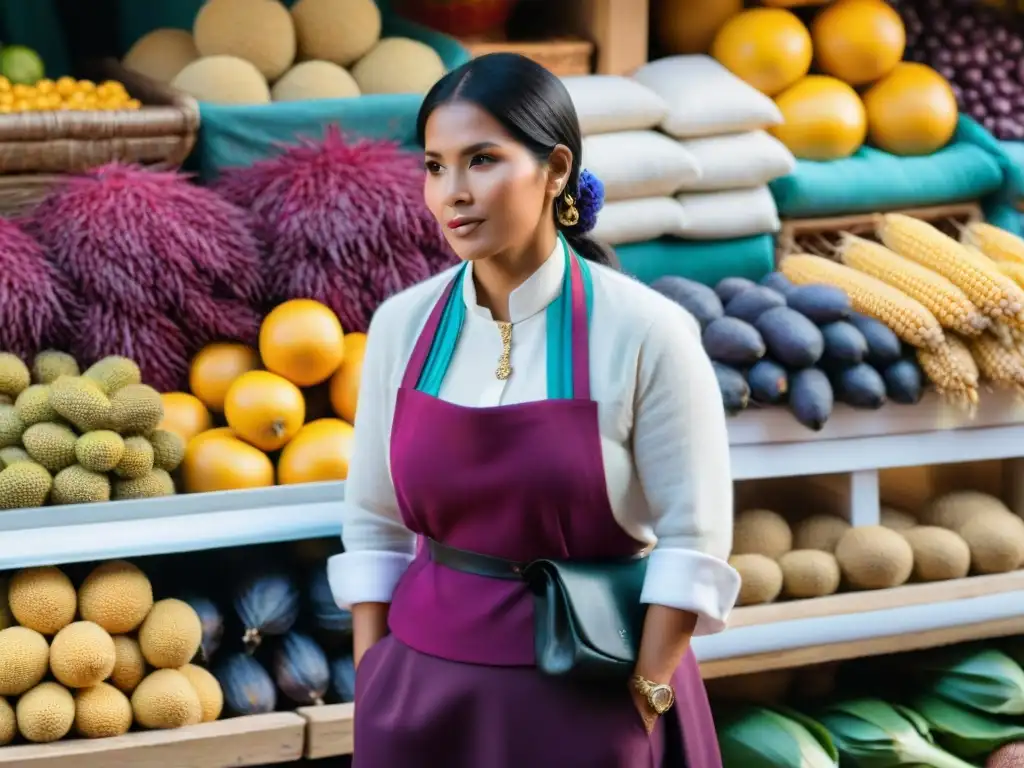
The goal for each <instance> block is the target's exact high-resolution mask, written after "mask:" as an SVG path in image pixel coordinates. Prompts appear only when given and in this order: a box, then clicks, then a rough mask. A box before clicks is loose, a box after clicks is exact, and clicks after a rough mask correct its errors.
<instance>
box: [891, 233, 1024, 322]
mask: <svg viewBox="0 0 1024 768" xmlns="http://www.w3.org/2000/svg"><path fill="white" fill-rule="evenodd" d="M876 232H877V234H878V238H879V240H881V241H882V242H883V243H884V244H885V245H886V247H888V248H891V249H892V250H894V251H896V253H898V254H899V255H900V256H904V257H906V258H908V259H910V260H911V261H916V262H917V263H918V264H920V265H921V266H922V267H927V268H928V269H931V270H934V271H935V272H938V273H939V274H940V275H942V276H943V277H945V278H947V279H948V280H950V281H951V282H952V283H953V284H954V285H956V286H957V287H959V288H960V290H962V291H963V292H964V293H965V294H967V298H969V299H970V300H971V301H972V302H974V305H975V306H976V307H977V308H978V309H980V310H981V311H982V312H984V313H985V314H986V315H988V316H989V317H993V318H1001V317H1007V316H1009V317H1016V316H1017V314H1019V313H1020V312H1021V310H1022V309H1024V288H1021V287H1020V286H1018V285H1017V284H1015V283H1013V282H1012V281H1009V280H1006V279H1005V278H1004V276H1003V274H1002V273H1001V272H1000V271H999V270H998V269H997V268H996V266H995V264H994V263H992V262H991V261H986V260H984V259H978V258H971V253H970V251H969V250H968V248H967V247H966V246H964V245H962V244H960V243H958V242H957V241H956V240H954V239H953V238H952V237H949V236H948V235H945V234H943V233H942V232H940V231H939V230H937V229H936V228H935V227H933V226H932V225H931V224H928V223H927V222H925V221H921V220H920V219H915V218H914V217H913V216H905V215H903V214H901V213H887V214H884V215H882V216H879V217H878V223H877V225H876ZM1001 278H1002V279H1001Z"/></svg>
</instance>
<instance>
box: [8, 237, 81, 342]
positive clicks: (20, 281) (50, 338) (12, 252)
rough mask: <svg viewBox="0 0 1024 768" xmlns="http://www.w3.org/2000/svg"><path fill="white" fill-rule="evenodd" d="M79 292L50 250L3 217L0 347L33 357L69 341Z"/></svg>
mask: <svg viewBox="0 0 1024 768" xmlns="http://www.w3.org/2000/svg"><path fill="white" fill-rule="evenodd" d="M74 312H75V294H74V292H73V291H72V290H71V289H70V286H69V285H68V283H67V281H66V280H65V279H64V277H63V275H61V273H60V272H58V271H57V270H56V269H54V268H53V266H51V265H50V263H49V262H48V261H47V260H46V253H45V252H44V251H43V249H42V247H41V246H40V245H39V243H38V242H36V240H35V239H33V238H32V237H31V236H30V235H28V234H27V233H26V232H24V231H23V230H22V229H21V228H19V227H18V225H16V224H15V223H14V222H11V221H8V220H7V219H0V352H13V353H14V354H16V355H18V356H19V357H21V358H22V359H23V360H25V361H26V362H27V361H30V360H31V359H32V357H33V356H34V355H36V354H37V353H38V352H40V351H41V350H43V349H44V348H46V347H51V346H53V347H62V346H64V345H65V344H66V343H67V341H68V333H69V330H70V321H69V316H70V315H71V314H73V313H74Z"/></svg>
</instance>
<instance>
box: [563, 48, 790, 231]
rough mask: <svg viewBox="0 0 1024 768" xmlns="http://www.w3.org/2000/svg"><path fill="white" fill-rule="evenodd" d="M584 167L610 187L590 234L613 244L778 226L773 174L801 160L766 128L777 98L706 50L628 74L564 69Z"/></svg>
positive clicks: (774, 119)
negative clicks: (580, 134)
mask: <svg viewBox="0 0 1024 768" xmlns="http://www.w3.org/2000/svg"><path fill="white" fill-rule="evenodd" d="M564 82H565V85H566V87H567V88H568V90H569V93H570V95H571V96H572V99H573V103H574V104H575V106H576V111H577V113H578V115H579V118H580V125H581V127H582V129H583V137H584V138H583V166H584V167H585V168H588V169H590V171H592V172H593V173H594V174H595V175H596V176H597V177H598V178H599V179H601V181H603V182H604V185H605V201H606V202H605V207H604V209H603V210H602V211H601V213H600V215H599V216H598V222H597V227H596V229H595V230H594V232H593V236H594V237H595V238H597V239H598V240H601V241H602V242H605V243H607V244H609V245H622V244H625V243H635V242H642V241H645V240H654V239H656V238H659V237H666V236H671V237H677V238H682V239H686V240H731V239H734V238H739V237H747V236H750V235H759V234H765V233H773V232H777V231H778V229H779V214H778V210H777V209H776V207H775V201H774V199H773V198H772V195H771V193H770V192H769V190H768V186H767V184H768V182H769V181H771V180H772V179H775V178H778V177H780V176H785V175H787V174H789V173H791V172H792V170H793V168H794V166H795V164H796V161H795V160H794V158H793V155H792V154H791V153H790V151H789V150H788V149H786V147H785V146H783V145H782V144H781V143H780V142H779V141H778V140H777V139H775V138H774V137H773V136H771V135H769V134H768V133H766V132H765V130H764V129H765V128H768V127H770V126H772V125H777V124H779V123H780V122H782V115H781V114H780V112H779V110H778V108H777V107H776V106H775V103H774V102H773V101H772V100H771V99H769V98H768V97H767V96H765V95H764V94H762V93H760V92H759V91H757V90H755V89H754V88H752V87H750V86H749V85H747V84H746V83H744V82H743V81H742V80H740V79H739V78H737V77H736V76H735V75H733V74H732V73H731V72H729V71H728V70H727V69H725V67H723V66H722V65H721V64H719V63H718V62H717V61H715V60H714V59H712V58H710V57H708V56H672V57H669V58H665V59H659V60H657V61H654V62H651V63H650V64H646V65H645V66H643V67H641V68H640V69H639V70H638V71H637V72H636V73H634V75H633V76H632V77H631V78H627V77H619V76H615V75H589V76H581V77H567V78H565V79H564Z"/></svg>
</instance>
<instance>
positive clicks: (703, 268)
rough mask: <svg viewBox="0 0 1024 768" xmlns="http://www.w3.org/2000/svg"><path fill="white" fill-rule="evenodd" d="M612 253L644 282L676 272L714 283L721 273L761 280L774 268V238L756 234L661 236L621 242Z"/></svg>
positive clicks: (624, 269)
mask: <svg viewBox="0 0 1024 768" xmlns="http://www.w3.org/2000/svg"><path fill="white" fill-rule="evenodd" d="M615 253H616V254H617V255H618V257H619V261H620V262H621V263H622V271H623V272H625V273H626V274H629V275H632V276H633V277H635V278H637V279H638V280H640V281H641V282H643V283H652V282H654V281H655V280H657V279H658V278H659V277H663V276H665V275H677V276H679V277H686V278H689V279H690V280H696V281H697V282H699V283H704V284H705V285H714V284H715V283H717V282H718V281H719V280H721V279H722V278H723V277H732V276H737V277H747V278H750V279H751V280H760V279H761V278H762V277H764V276H765V275H767V274H768V273H769V272H771V271H772V270H773V269H774V268H775V239H774V238H773V237H772V236H771V235H755V236H754V237H743V238H739V239H737V240H700V241H697V240H676V239H674V238H664V239H661V240H651V241H649V242H645V243H634V244H630V245H620V246H617V247H616V248H615Z"/></svg>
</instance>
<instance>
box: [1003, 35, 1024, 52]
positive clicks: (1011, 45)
mask: <svg viewBox="0 0 1024 768" xmlns="http://www.w3.org/2000/svg"><path fill="white" fill-rule="evenodd" d="M1000 53H1001V51H1000ZM1006 53H1007V54H1008V55H1010V56H1019V55H1020V54H1021V53H1024V40H1022V39H1021V38H1019V37H1018V36H1017V35H1013V36H1011V37H1010V39H1009V40H1007V41H1006Z"/></svg>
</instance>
